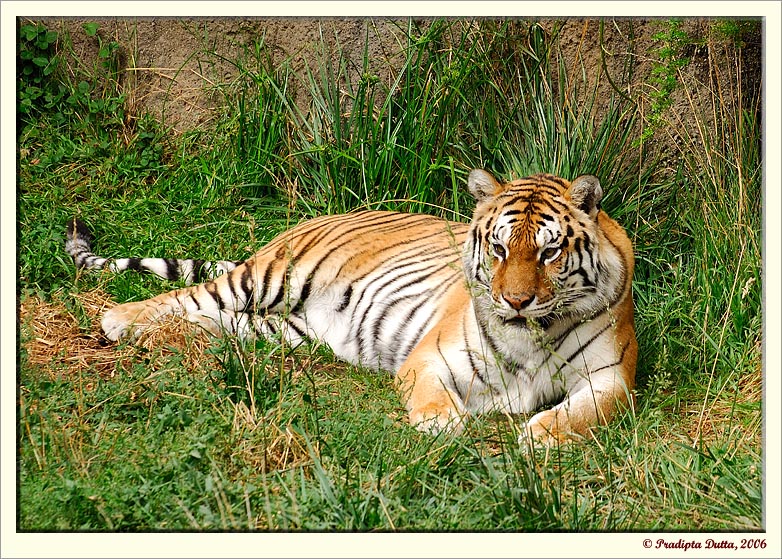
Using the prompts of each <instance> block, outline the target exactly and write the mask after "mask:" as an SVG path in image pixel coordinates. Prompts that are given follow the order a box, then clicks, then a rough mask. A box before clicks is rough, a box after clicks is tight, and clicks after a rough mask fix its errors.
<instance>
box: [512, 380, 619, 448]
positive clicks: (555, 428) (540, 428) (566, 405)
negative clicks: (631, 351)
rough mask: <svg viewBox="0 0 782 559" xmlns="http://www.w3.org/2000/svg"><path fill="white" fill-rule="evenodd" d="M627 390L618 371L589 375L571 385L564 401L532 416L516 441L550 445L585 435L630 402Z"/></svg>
mask: <svg viewBox="0 0 782 559" xmlns="http://www.w3.org/2000/svg"><path fill="white" fill-rule="evenodd" d="M631 389H632V386H630V385H629V383H628V382H627V381H626V380H625V379H624V375H623V374H621V371H619V370H614V369H609V370H604V371H601V372H600V373H598V374H592V375H590V376H589V377H587V378H585V379H584V380H583V381H582V382H580V383H578V384H577V385H575V386H574V387H573V389H571V392H570V393H569V394H568V395H567V396H566V398H565V400H564V401H562V402H561V403H559V404H558V405H556V406H554V407H553V408H551V409H548V410H545V411H542V412H539V413H537V414H535V415H534V416H532V418H531V419H530V420H529V421H528V422H527V424H526V425H525V426H524V432H523V433H522V435H521V437H520V438H519V441H520V442H525V441H526V442H531V441H535V442H536V443H540V444H543V445H545V446H553V445H557V444H562V443H565V442H567V441H568V440H571V439H574V438H577V437H583V436H586V435H588V434H589V432H590V430H591V429H592V428H593V427H596V426H597V425H605V424H607V423H608V422H609V421H610V420H611V419H612V417H613V416H614V415H615V414H616V412H617V410H619V409H620V408H622V407H624V406H626V405H627V404H628V403H631V402H632V401H633V396H632V393H631Z"/></svg>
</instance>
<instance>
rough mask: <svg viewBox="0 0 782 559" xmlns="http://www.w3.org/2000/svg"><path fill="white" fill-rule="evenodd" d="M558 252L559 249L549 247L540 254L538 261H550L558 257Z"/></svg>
mask: <svg viewBox="0 0 782 559" xmlns="http://www.w3.org/2000/svg"><path fill="white" fill-rule="evenodd" d="M559 252H560V248H559V247H549V248H547V249H545V250H544V251H543V252H541V253H540V261H541V262H547V261H549V260H552V259H554V258H555V257H557V256H558V255H559Z"/></svg>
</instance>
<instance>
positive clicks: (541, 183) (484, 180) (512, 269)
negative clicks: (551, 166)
mask: <svg viewBox="0 0 782 559" xmlns="http://www.w3.org/2000/svg"><path fill="white" fill-rule="evenodd" d="M468 186H469V188H470V191H471V192H472V194H473V195H474V196H475V198H476V200H477V207H476V210H475V216H474V219H473V224H472V228H471V231H470V234H469V236H468V240H467V242H466V243H465V252H464V264H465V272H466V275H467V279H468V284H469V286H470V289H471V292H472V296H473V300H474V302H475V307H476V311H477V312H478V315H479V318H480V319H481V320H482V322H490V323H495V324H498V325H503V326H515V327H524V328H536V327H540V328H543V329H545V328H547V327H548V325H549V324H550V323H552V322H553V321H554V320H558V319H561V318H563V317H568V316H581V317H588V316H590V315H592V314H594V313H595V312H598V311H600V310H605V308H606V306H607V305H608V304H609V301H612V300H614V299H615V298H616V295H617V290H619V289H621V285H622V283H623V281H622V278H617V277H616V276H615V275H614V274H606V273H604V270H605V269H606V268H609V269H611V268H614V267H617V266H614V265H613V264H614V263H613V262H611V260H617V259H618V258H619V255H618V254H614V252H615V251H612V250H611V247H610V246H608V247H606V246H605V245H607V244H608V243H606V242H605V241H604V240H603V238H602V234H601V231H600V215H601V210H600V199H601V197H602V194H603V191H602V188H601V187H600V183H599V181H598V180H597V178H595V177H592V176H582V177H579V178H577V179H575V180H574V181H573V182H572V183H568V182H567V181H566V180H564V179H561V178H559V177H554V176H551V175H534V176H532V177H527V178H525V179H521V180H517V181H514V182H509V183H505V184H502V183H499V182H497V181H496V180H495V179H494V178H493V177H492V176H491V175H490V174H488V173H486V172H485V171H481V170H475V171H473V172H472V173H470V176H469V179H468ZM618 267H619V268H621V265H620V266H618Z"/></svg>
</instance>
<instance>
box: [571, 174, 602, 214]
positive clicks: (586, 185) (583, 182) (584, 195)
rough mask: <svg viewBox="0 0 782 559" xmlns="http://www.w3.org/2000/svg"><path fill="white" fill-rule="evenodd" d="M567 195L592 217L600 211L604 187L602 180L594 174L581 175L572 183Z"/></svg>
mask: <svg viewBox="0 0 782 559" xmlns="http://www.w3.org/2000/svg"><path fill="white" fill-rule="evenodd" d="M567 196H568V197H569V198H570V200H571V201H572V202H573V203H574V204H575V205H576V206H577V207H578V209H580V210H581V211H583V212H585V213H587V214H589V217H591V218H592V219H594V218H595V216H596V215H597V212H599V211H600V200H602V199H603V188H602V187H601V186H600V181H599V180H598V178H597V177H594V176H592V175H581V176H580V177H577V178H576V179H574V180H573V182H571V183H570V188H568V190H567Z"/></svg>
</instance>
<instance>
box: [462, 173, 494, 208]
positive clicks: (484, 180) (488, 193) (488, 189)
mask: <svg viewBox="0 0 782 559" xmlns="http://www.w3.org/2000/svg"><path fill="white" fill-rule="evenodd" d="M467 188H469V189H470V193H471V194H472V195H473V196H474V197H475V199H476V200H478V201H479V202H480V201H482V200H485V199H487V198H492V197H493V196H495V195H497V194H499V192H500V191H502V185H501V184H500V183H498V182H497V179H495V178H494V177H493V176H491V173H487V172H486V171H484V170H483V169H473V170H472V171H470V176H468V177H467Z"/></svg>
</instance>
